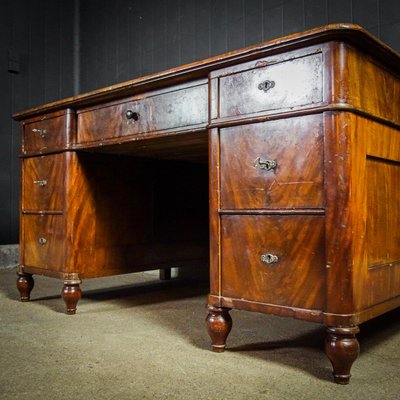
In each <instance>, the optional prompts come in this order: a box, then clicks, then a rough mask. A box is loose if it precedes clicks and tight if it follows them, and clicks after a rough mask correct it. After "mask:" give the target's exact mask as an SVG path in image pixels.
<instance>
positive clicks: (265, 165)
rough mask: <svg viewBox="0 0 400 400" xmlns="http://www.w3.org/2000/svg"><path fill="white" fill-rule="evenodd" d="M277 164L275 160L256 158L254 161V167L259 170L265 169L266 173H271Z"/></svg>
mask: <svg viewBox="0 0 400 400" xmlns="http://www.w3.org/2000/svg"><path fill="white" fill-rule="evenodd" d="M277 165H278V164H277V162H276V161H275V160H265V159H263V158H261V157H257V158H256V160H255V161H254V166H255V167H257V168H260V169H265V170H266V171H272V170H273V169H275V168H276V166H277Z"/></svg>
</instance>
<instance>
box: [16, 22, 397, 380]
mask: <svg viewBox="0 0 400 400" xmlns="http://www.w3.org/2000/svg"><path fill="white" fill-rule="evenodd" d="M399 76H400V57H399V55H398V54H397V53H395V52H394V51H393V50H391V49H390V48H388V47H387V46H385V45H384V44H382V43H381V42H379V41H378V40H376V39H374V38H373V37H372V36H370V35H369V34H368V33H366V32H365V31H364V30H363V29H362V28H360V27H358V26H355V25H351V24H339V25H330V26H326V27H321V28H318V29H314V30H311V31H308V32H304V33H301V34H296V35H291V36H288V37H286V38H282V39H278V40H274V41H271V42H268V43H264V44H261V45H258V46H252V47H249V48H247V49H243V50H238V51H235V52H231V53H227V54H224V55H221V56H218V57H214V58H211V59H208V60H204V61H200V62H197V63H193V64H190V65H186V66H183V67H179V68H175V69H172V70H169V71H164V72H161V73H158V74H154V75H150V76H147V77H143V78H139V79H135V80H133V81H129V82H125V83H121V84H118V85H114V86H111V87H108V88H104V89H101V90H98V91H94V92H91V93H87V94H83V95H80V96H76V97H74V98H70V99H65V100H61V101H58V102H55V103H51V104H47V105H44V106H42V107H37V108H34V109H31V110H28V111H26V112H24V113H19V114H16V115H15V116H14V118H15V119H17V120H20V121H21V129H22V133H23V134H22V159H23V161H22V170H23V173H22V197H21V266H20V268H19V272H18V274H19V275H18V281H17V287H18V289H19V291H20V293H21V299H22V300H24V301H26V300H28V299H29V297H30V291H31V290H32V288H33V284H34V283H33V279H32V274H43V275H46V276H52V277H58V278H60V279H62V281H63V286H62V296H63V298H64V300H65V302H66V306H67V313H68V314H74V313H75V312H76V309H77V303H78V301H79V299H80V297H81V288H80V283H81V279H84V278H94V277H98V276H107V275H113V274H120V273H127V272H135V271H143V270H146V269H153V268H161V269H164V268H169V267H171V266H188V265H191V266H193V265H195V266H198V267H201V265H204V264H207V263H208V261H209V263H210V295H209V300H208V303H209V305H208V316H207V319H206V324H207V329H208V332H209V334H210V338H211V342H212V349H213V350H214V351H217V352H222V351H224V349H225V346H226V340H227V337H228V335H229V332H230V330H231V327H232V319H231V317H230V315H229V311H230V310H231V309H240V310H248V311H256V312H262V313H273V314H276V315H280V316H286V317H294V318H298V319H303V320H307V321H314V322H319V323H323V324H325V325H326V326H327V338H326V342H325V351H326V354H327V356H328V358H329V360H330V361H331V363H332V367H333V375H334V380H335V382H337V383H340V384H347V383H348V382H349V379H350V369H351V365H352V364H353V362H354V361H355V359H356V358H357V355H358V352H359V344H358V341H357V338H356V334H357V333H358V331H359V325H360V324H361V323H362V322H364V321H367V320H368V319H370V318H373V317H376V316H378V315H380V314H382V313H384V312H387V311H389V310H391V309H393V308H395V307H399V306H400V272H399V271H400V269H399V268H398V266H399V263H400V261H399V260H400V253H399V250H398V245H397V244H398V241H399V239H400V229H399V226H400V224H399V222H400V220H399V219H400V212H399V206H398V205H399V201H400V198H399V194H398V192H399V179H400V173H399V171H400V170H399V165H400V153H399V149H400V119H399V98H400V96H399V94H400V78H399ZM53 132H56V134H54V133H53ZM44 182H46V183H44ZM207 186H208V188H207Z"/></svg>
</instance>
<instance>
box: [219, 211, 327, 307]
mask: <svg viewBox="0 0 400 400" xmlns="http://www.w3.org/2000/svg"><path fill="white" fill-rule="evenodd" d="M221 228H222V231H221V232H222V258H221V263H222V269H221V274H222V276H221V282H222V296H224V297H231V298H237V299H245V300H249V301H256V302H261V303H269V304H275V305H283V306H290V307H299V308H309V309H318V310H323V309H324V306H325V276H324V263H325V261H324V258H325V256H324V217H323V216H237V215H231V216H223V217H222V226H221Z"/></svg>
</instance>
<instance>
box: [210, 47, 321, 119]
mask: <svg viewBox="0 0 400 400" xmlns="http://www.w3.org/2000/svg"><path fill="white" fill-rule="evenodd" d="M260 64H261V65H263V62H262V61H258V62H254V63H252V66H253V68H252V69H248V70H245V71H241V72H236V73H232V74H230V75H227V76H222V77H220V78H219V110H218V111H219V112H218V113H217V114H219V117H220V118H226V117H235V116H243V115H246V114H254V113H260V112H265V111H272V110H285V109H291V108H295V107H304V106H310V105H313V104H318V103H321V102H322V101H323V89H322V88H323V61H322V54H321V53H317V54H311V55H307V56H303V57H299V58H294V59H291V60H287V61H283V62H279V63H276V64H270V65H268V62H265V64H267V66H264V67H258V68H256V66H257V65H260ZM246 65H248V64H246Z"/></svg>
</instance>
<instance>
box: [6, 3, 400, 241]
mask: <svg viewBox="0 0 400 400" xmlns="http://www.w3.org/2000/svg"><path fill="white" fill-rule="evenodd" d="M77 21H80V23H79V24H77V23H76V22H77ZM329 22H356V23H358V24H360V25H362V26H364V27H365V28H366V29H368V30H369V31H370V32H371V33H373V34H374V35H375V36H377V37H379V38H381V39H382V40H383V41H385V42H386V43H388V44H389V45H391V46H392V47H394V48H395V49H397V50H400V1H398V0H113V1H111V0H13V1H11V0H5V1H0V49H1V51H0V66H1V68H0V93H1V96H0V106H1V107H0V244H5V243H15V242H17V241H18V199H19V161H18V159H17V155H18V149H19V132H18V126H17V124H16V123H13V122H12V121H11V118H10V115H11V114H12V113H13V112H17V111H21V110H23V109H26V108H29V107H32V106H35V105H39V104H42V103H45V102H49V101H53V100H57V99H60V98H64V97H68V96H71V95H72V94H73V93H74V92H77V91H80V92H86V91H89V90H92V89H96V88H101V87H103V86H107V85H110V84H113V83H116V82H121V81H124V80H128V79H132V78H135V77H137V76H141V75H145V74H149V73H152V72H156V71H161V70H163V69H167V68H171V67H175V66H178V65H181V64H185V63H189V62H192V61H196V60H200V59H203V58H206V57H209V56H212V55H216V54H220V53H224V52H226V51H229V50H234V49H238V48H241V47H244V46H247V45H251V44H255V43H259V42H262V41H266V40H269V39H273V38H276V37H280V36H283V35H286V34H290V33H294V32H299V31H302V30H304V29H308V28H312V27H316V26H320V25H324V24H326V23H329ZM79 45H80V51H78V47H79ZM9 51H11V58H12V59H13V58H16V59H17V61H18V60H19V64H20V66H19V69H20V71H19V72H18V73H12V72H8V68H9V58H10V55H9ZM14 64H15V63H14ZM11 68H15V65H11Z"/></svg>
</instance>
